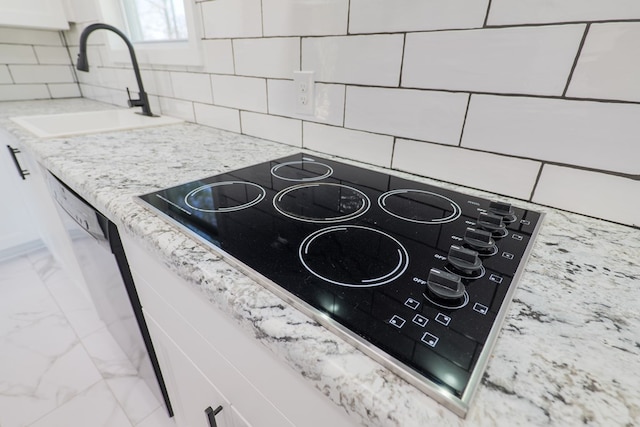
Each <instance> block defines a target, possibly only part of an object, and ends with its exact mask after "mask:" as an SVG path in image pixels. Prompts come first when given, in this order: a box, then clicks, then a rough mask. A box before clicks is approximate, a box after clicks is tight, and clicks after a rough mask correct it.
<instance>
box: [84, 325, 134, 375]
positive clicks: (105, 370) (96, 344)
mask: <svg viewBox="0 0 640 427" xmlns="http://www.w3.org/2000/svg"><path fill="white" fill-rule="evenodd" d="M82 343H83V344H84V348H85V349H86V350H87V352H88V353H89V356H90V357H91V360H93V363H94V364H95V365H96V367H97V368H98V371H100V374H101V375H102V377H103V378H105V379H110V378H118V377H128V376H135V375H137V370H136V368H135V366H134V365H133V364H132V363H131V361H129V359H128V358H127V355H126V354H125V353H124V351H122V349H121V348H120V346H119V345H118V343H117V342H116V340H115V339H114V338H113V336H112V335H111V334H110V333H109V330H108V329H107V328H106V327H103V328H102V329H99V330H97V331H96V332H94V333H92V334H91V335H88V336H86V337H84V338H82Z"/></svg>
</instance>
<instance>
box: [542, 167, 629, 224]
mask: <svg viewBox="0 0 640 427" xmlns="http://www.w3.org/2000/svg"><path fill="white" fill-rule="evenodd" d="M637 194H640V181H638V180H633V179H629V178H624V177H620V176H614V175H607V174H603V173H598V172H591V171H585V170H580V169H573V168H568V167H562V166H555V165H544V168H543V169H542V174H541V175H540V180H539V182H538V185H537V186H536V191H535V193H534V195H533V201H534V202H536V203H542V204H545V205H550V206H555V207H559V208H561V209H566V210H569V211H572V212H578V213H582V214H585V215H590V216H595V217H598V218H604V219H608V220H611V221H616V222H620V223H623V224H628V225H634V226H640V197H630V195H637Z"/></svg>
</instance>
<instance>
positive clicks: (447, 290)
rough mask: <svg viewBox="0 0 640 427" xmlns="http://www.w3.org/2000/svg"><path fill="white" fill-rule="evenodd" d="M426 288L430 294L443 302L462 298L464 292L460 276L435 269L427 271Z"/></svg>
mask: <svg viewBox="0 0 640 427" xmlns="http://www.w3.org/2000/svg"><path fill="white" fill-rule="evenodd" d="M427 288H428V289H429V291H430V292H431V293H433V294H434V295H436V296H437V297H439V298H442V299H445V300H455V299H459V298H462V297H463V296H464V291H465V287H464V284H463V283H462V279H461V278H460V276H458V275H457V274H453V273H449V272H447V271H443V270H438V269H437V268H432V269H431V270H430V271H429V277H428V278H427Z"/></svg>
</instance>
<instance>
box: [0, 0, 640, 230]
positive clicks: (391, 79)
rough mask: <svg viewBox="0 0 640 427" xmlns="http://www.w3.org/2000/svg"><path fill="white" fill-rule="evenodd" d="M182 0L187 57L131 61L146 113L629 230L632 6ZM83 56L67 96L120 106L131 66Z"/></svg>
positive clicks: (599, 0)
mask: <svg viewBox="0 0 640 427" xmlns="http://www.w3.org/2000/svg"><path fill="white" fill-rule="evenodd" d="M195 6H196V14H197V15H198V16H197V19H201V21H202V23H203V38H202V50H203V53H204V65H203V66H201V67H192V66H191V67H187V66H166V65H165V66H144V67H143V68H144V72H143V78H144V80H145V85H146V89H147V91H148V92H149V93H150V94H151V95H152V102H153V106H154V107H155V108H156V109H157V110H161V111H162V112H163V113H164V114H169V115H175V116H179V117H182V118H184V119H186V120H189V121H194V122H197V123H200V124H203V125H207V126H214V127H220V128H223V129H229V130H232V131H236V132H242V133H245V134H249V135H254V136H259V137H263V138H267V139H271V140H275V141H280V142H283V143H286V144H291V145H295V146H300V147H307V148H311V149H314V150H318V151H321V152H326V153H331V154H336V155H339V156H343V157H347V158H352V159H357V160H361V161H364V162H368V163H372V164H377V165H381V166H385V167H390V168H393V169H398V170H403V171H409V172H413V173H416V174H420V175H425V176H431V177H434V178H438V179H441V180H445V181H451V182H455V183H459V184H463V185H467V186H471V187H478V188H483V189H487V190H491V191H494V192H498V193H501V194H505V195H510V196H514V197H518V198H521V199H525V200H533V201H535V202H540V203H544V204H549V205H552V206H556V207H560V208H564V209H568V210H571V211H576V212H581V213H586V214H588V215H593V216H597V217H601V218H605V219H610V220H613V221H617V222H621V223H626V224H631V225H640V197H637V196H634V195H637V194H640V161H639V160H640V138H638V135H639V134H640V132H638V131H639V130H640V129H638V126H640V124H639V123H640V120H638V119H640V105H639V103H640V2H638V1H637V0H607V1H604V0H589V1H584V0H546V1H544V2H540V1H535V0H521V1H517V2H516V1H509V0H492V1H491V2H489V1H488V0H401V1H399V0H350V1H349V0H325V1H322V2H317V1H306V0H215V1H210V0H206V1H199V0H198V1H196V2H195ZM81 28H82V25H79V26H75V27H74V28H72V30H71V31H69V32H67V33H66V37H67V40H69V44H70V49H71V51H72V57H74V58H75V52H76V51H77V40H78V37H79V30H81ZM89 56H90V61H91V64H92V66H93V68H92V71H91V72H90V73H88V74H87V73H79V79H80V83H81V88H82V90H83V94H84V96H87V97H91V98H95V99H99V100H103V101H107V102H112V103H115V104H119V105H125V102H126V93H125V91H124V90H125V87H127V86H129V87H131V88H135V82H134V80H133V73H132V72H131V71H130V70H128V69H126V66H114V65H109V63H108V61H107V60H106V56H107V52H106V48H104V47H103V46H102V47H101V46H95V47H94V48H92V49H91V48H90V52H89ZM294 70H309V71H314V72H315V78H316V81H317V83H316V85H315V114H314V115H312V116H309V115H301V114H298V113H296V111H295V108H294V93H293V91H294V84H293V80H292V79H293V71H294ZM1 78H2V71H1V70H0V79H1Z"/></svg>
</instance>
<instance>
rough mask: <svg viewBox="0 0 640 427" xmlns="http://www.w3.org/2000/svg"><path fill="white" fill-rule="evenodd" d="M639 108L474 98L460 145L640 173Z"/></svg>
mask: <svg viewBox="0 0 640 427" xmlns="http://www.w3.org/2000/svg"><path fill="white" fill-rule="evenodd" d="M638 117H640V105H633V104H619V103H602V102H589V101H569V100H562V99H541V98H525V97H501V96H490V95H472V96H471V101H470V104H469V111H468V113H467V120H466V124H465V128H464V133H463V137H462V146H463V147H469V148H476V149H479V150H486V151H491V152H495V153H501V154H507V155H512V156H521V157H528V158H533V159H541V160H548V161H552V162H557V163H565V164H572V165H578V166H584V167H590V168H595V169H603V170H610V171H617V172H622V173H628V174H635V175H637V174H640V162H638V153H640V149H639V145H638V135H640V120H638Z"/></svg>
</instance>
